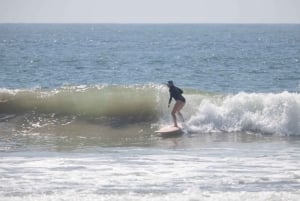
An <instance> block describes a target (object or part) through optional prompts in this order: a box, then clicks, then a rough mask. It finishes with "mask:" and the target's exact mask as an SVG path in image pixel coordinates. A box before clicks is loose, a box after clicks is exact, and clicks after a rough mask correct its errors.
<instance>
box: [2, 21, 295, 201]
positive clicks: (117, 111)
mask: <svg viewBox="0 0 300 201" xmlns="http://www.w3.org/2000/svg"><path fill="white" fill-rule="evenodd" d="M299 60H300V26H299V25H267V24H262V25H242V24H240V25H225V24H224V25H212V24H207V25H204V24H203V25H201V24H160V25H159V24H147V25H144V24H1V25H0V200H5V201H14V200H39V201H40V200H42V201H48V200H81V201H82V200H180V201H181V200H256V201H257V200H270V201H277V200H295V201H296V200H299V199H300V190H299V189H300V168H299V167H300V162H299V161H300V160H299V159H300V94H299V91H300V61H299ZM168 80H173V81H174V83H175V84H176V85H177V86H179V87H180V88H182V89H183V90H184V96H185V98H186V100H187V103H186V105H185V107H184V108H183V110H182V113H183V115H184V118H185V133H184V134H183V135H181V136H174V137H171V138H162V137H160V136H158V135H157V134H156V133H155V130H157V129H159V128H160V127H162V126H166V125H169V124H171V123H172V120H171V115H170V112H171V109H170V108H168V107H167V104H168V98H169V93H168V89H167V87H166V85H165V83H166V82H167V81H168ZM173 103H174V102H173Z"/></svg>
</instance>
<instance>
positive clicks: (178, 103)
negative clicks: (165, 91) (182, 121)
mask: <svg viewBox="0 0 300 201" xmlns="http://www.w3.org/2000/svg"><path fill="white" fill-rule="evenodd" d="M179 106H180V102H179V101H177V102H176V103H175V105H174V107H173V110H172V113H171V114H172V117H173V122H174V126H175V127H178V125H177V118H176V112H177V111H178V107H179Z"/></svg>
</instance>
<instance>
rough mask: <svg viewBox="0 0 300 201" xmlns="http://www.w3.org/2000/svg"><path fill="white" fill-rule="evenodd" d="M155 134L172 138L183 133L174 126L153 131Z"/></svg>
mask: <svg viewBox="0 0 300 201" xmlns="http://www.w3.org/2000/svg"><path fill="white" fill-rule="evenodd" d="M155 133H158V134H159V135H160V136H162V137H171V136H172V137H173V136H178V135H181V134H182V133H183V131H182V129H181V128H178V127H175V126H165V127H162V128H160V129H159V130H157V131H155Z"/></svg>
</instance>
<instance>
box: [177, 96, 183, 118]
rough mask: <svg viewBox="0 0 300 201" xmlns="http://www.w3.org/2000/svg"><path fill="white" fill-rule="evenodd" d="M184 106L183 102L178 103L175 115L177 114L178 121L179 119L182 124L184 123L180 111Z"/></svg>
mask: <svg viewBox="0 0 300 201" xmlns="http://www.w3.org/2000/svg"><path fill="white" fill-rule="evenodd" d="M184 105H185V102H181V101H180V104H179V106H178V108H177V114H178V116H179V117H180V119H181V121H182V122H184V118H183V116H182V114H181V112H180V110H181V109H182V108H183V106H184Z"/></svg>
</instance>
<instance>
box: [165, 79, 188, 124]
mask: <svg viewBox="0 0 300 201" xmlns="http://www.w3.org/2000/svg"><path fill="white" fill-rule="evenodd" d="M167 85H168V87H169V92H170V99H169V104H168V107H170V104H171V101H172V98H174V99H175V101H176V103H175V105H174V107H173V110H172V112H171V114H172V118H173V122H174V126H175V127H178V125H177V118H176V113H177V114H178V115H179V117H180V118H181V120H182V121H184V119H183V116H182V114H181V112H180V110H181V109H182V108H183V106H184V105H185V98H184V97H183V96H182V93H183V91H182V90H181V89H180V88H178V87H176V86H175V85H174V83H173V81H171V80H170V81H168V84H167Z"/></svg>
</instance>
